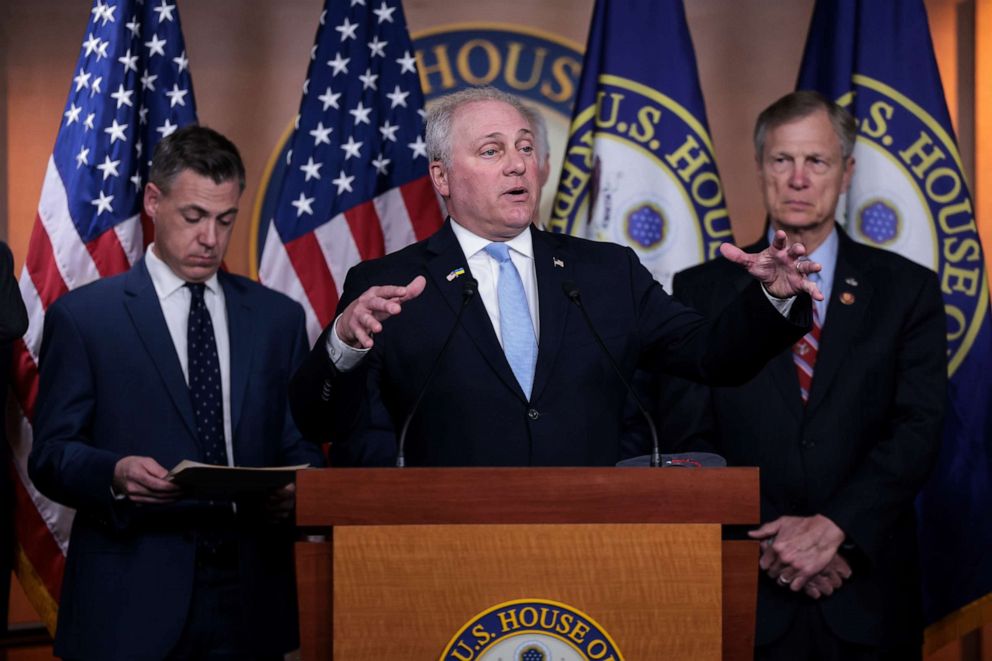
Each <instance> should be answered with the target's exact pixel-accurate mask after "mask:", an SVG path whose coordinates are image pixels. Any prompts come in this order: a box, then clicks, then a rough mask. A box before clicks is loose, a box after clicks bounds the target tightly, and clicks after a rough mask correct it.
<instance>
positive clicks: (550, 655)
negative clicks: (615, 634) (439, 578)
mask: <svg viewBox="0 0 992 661" xmlns="http://www.w3.org/2000/svg"><path fill="white" fill-rule="evenodd" d="M589 659H595V660H597V661H621V660H622V659H623V656H622V655H621V654H620V652H619V650H617V646H616V644H615V643H614V642H613V640H612V639H611V638H610V635H609V634H608V633H606V631H604V630H603V628H602V627H601V626H600V625H599V624H598V623H597V622H596V621H595V620H593V619H592V618H591V617H589V616H588V615H586V614H585V613H583V612H582V611H580V610H576V609H574V608H572V607H570V606H567V605H565V604H562V603H559V602H556V601H548V600H545V599H521V600H517V601H508V602H506V603H502V604H497V605H496V606H493V607H492V608H489V609H487V610H485V611H483V612H481V613H479V614H478V615H476V616H475V617H473V618H472V619H471V620H470V621H469V622H468V623H467V624H466V625H465V626H464V627H462V628H461V630H460V631H459V632H458V633H456V634H455V636H454V637H453V638H452V639H451V641H450V642H449V643H448V645H447V646H446V647H445V648H444V652H442V654H441V656H440V659H439V661H588V660H589Z"/></svg>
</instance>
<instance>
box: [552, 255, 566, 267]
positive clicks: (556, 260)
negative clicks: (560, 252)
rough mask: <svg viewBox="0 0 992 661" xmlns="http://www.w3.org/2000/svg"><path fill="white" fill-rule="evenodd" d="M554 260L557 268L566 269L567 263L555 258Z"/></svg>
mask: <svg viewBox="0 0 992 661" xmlns="http://www.w3.org/2000/svg"><path fill="white" fill-rule="evenodd" d="M554 260H555V266H556V267H557V268H560V269H563V268H565V262H564V261H562V260H560V259H558V258H557V257H555V258H554Z"/></svg>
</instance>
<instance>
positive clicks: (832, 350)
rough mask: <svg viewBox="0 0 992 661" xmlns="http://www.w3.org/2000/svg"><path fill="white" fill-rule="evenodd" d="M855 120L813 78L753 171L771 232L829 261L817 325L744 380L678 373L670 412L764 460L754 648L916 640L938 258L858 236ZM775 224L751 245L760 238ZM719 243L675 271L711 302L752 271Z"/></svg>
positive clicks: (875, 648)
mask: <svg viewBox="0 0 992 661" xmlns="http://www.w3.org/2000/svg"><path fill="white" fill-rule="evenodd" d="M855 131H856V126H855V123H854V119H853V118H852V117H851V116H850V114H849V113H847V111H845V110H843V109H842V108H840V107H839V106H837V105H835V104H834V103H832V102H830V101H829V100H827V99H825V98H824V97H822V96H821V95H819V94H817V93H814V92H796V93H793V94H789V95H787V96H785V97H783V98H782V99H779V100H778V101H776V102H775V103H774V104H772V105H771V106H770V107H769V108H768V109H766V110H765V111H764V112H763V113H762V114H761V116H760V117H759V118H758V122H757V126H756V129H755V153H756V159H757V169H758V179H759V181H760V185H761V191H762V194H763V196H764V202H765V207H766V209H767V211H768V217H769V220H770V225H771V226H770V228H769V230H768V234H769V236H771V233H772V232H774V231H776V230H778V231H782V230H784V231H785V232H786V234H787V235H788V236H789V239H790V241H802V242H803V243H804V245H806V247H807V249H808V250H809V251H810V252H809V254H810V258H811V259H813V260H815V261H817V262H819V263H820V264H821V265H822V267H823V269H822V271H821V272H819V273H817V274H816V275H815V276H811V277H813V278H814V279H816V280H818V281H819V287H820V290H821V291H822V292H823V293H824V295H825V297H826V300H824V301H823V302H822V303H817V304H816V305H815V307H814V310H815V313H816V314H815V324H814V330H813V331H812V332H811V333H810V335H808V336H807V337H806V338H804V340H803V341H801V342H799V343H797V345H796V346H795V347H794V348H793V350H790V351H784V352H782V353H781V354H780V355H778V356H777V357H776V358H774V359H773V360H772V361H771V362H770V363H769V364H768V366H767V367H766V368H765V369H763V370H762V371H761V373H760V374H759V375H758V376H757V377H756V378H754V379H752V380H751V381H749V382H748V383H746V384H745V385H743V386H740V387H733V388H711V389H710V388H705V387H703V386H698V385H693V384H689V383H685V382H683V383H673V384H668V385H667V386H666V394H665V395H664V396H663V397H662V398H661V401H660V403H659V412H660V415H662V416H664V417H665V418H668V419H671V420H673V421H675V422H677V423H678V424H677V425H666V428H668V429H676V428H678V429H680V430H681V431H682V436H681V438H679V439H675V443H676V445H677V446H679V447H677V448H676V449H705V448H708V447H715V448H716V450H717V451H718V452H720V453H722V454H723V455H725V456H726V458H727V460H728V462H729V463H730V464H731V465H737V466H759V467H760V468H761V495H762V501H761V502H762V521H763V522H764V525H762V526H761V527H760V528H758V529H757V530H756V531H752V532H751V536H752V537H753V538H755V539H760V540H762V545H761V546H762V553H761V558H760V568H761V571H762V576H761V579H760V585H759V596H758V622H757V658H758V659H763V660H764V659H775V660H777V659H790V660H791V659H845V660H846V659H892V660H893V661H895V660H896V659H900V660H902V659H913V658H919V657H920V646H921V643H922V612H921V603H920V599H921V598H920V583H919V576H918V572H919V568H918V558H917V544H916V528H915V516H914V511H913V500H914V498H915V496H916V493H917V491H918V490H919V489H920V487H921V486H922V484H923V481H924V479H925V478H926V476H927V473H928V471H929V470H930V467H931V465H932V464H933V461H934V458H935V456H936V452H937V448H938V443H939V439H940V431H941V418H942V413H943V407H944V398H945V387H946V376H945V375H946V364H945V355H946V350H945V339H944V332H945V331H944V329H945V321H944V314H943V308H942V303H941V297H940V291H939V288H938V282H937V277H936V275H935V274H934V273H933V272H931V271H929V270H928V269H926V268H923V267H921V266H918V265H916V264H914V263H912V262H910V261H909V260H907V259H904V258H903V257H900V256H898V255H895V254H893V253H889V252H886V251H884V250H879V249H876V248H870V247H867V246H864V245H861V244H858V243H856V242H854V241H853V240H851V239H850V238H848V236H847V235H846V234H845V233H844V231H843V230H842V229H841V228H840V227H839V226H838V225H837V223H836V221H835V220H834V219H835V213H836V208H837V202H838V199H839V197H840V195H841V193H843V192H844V191H845V190H846V189H847V186H848V184H849V183H850V180H851V176H852V173H853V169H854V158H853V156H852V152H853V148H854V140H855ZM767 245H768V238H767V237H766V238H764V239H762V240H761V241H759V242H758V243H757V244H756V245H754V246H751V247H750V248H748V249H747V250H748V251H757V250H762V249H764V248H765V247H766V246H767ZM747 284H748V283H747V279H746V278H745V277H741V274H740V273H739V272H738V270H737V269H736V267H735V266H734V265H733V264H731V263H729V262H728V261H727V260H722V259H717V260H715V261H713V262H710V263H707V264H703V265H700V266H697V267H694V268H692V269H689V270H687V271H685V272H683V273H680V274H678V275H677V276H676V278H675V285H674V288H675V293H676V295H677V296H678V297H679V298H680V299H681V300H683V301H684V302H686V303H687V304H689V305H693V306H696V307H697V308H698V309H699V310H702V311H704V312H707V313H710V314H716V313H718V312H719V310H721V309H722V308H723V307H724V306H726V305H727V304H728V303H729V302H731V301H733V300H734V299H735V298H736V297H737V296H738V292H739V291H740V290H741V289H742V288H743V287H746V286H747Z"/></svg>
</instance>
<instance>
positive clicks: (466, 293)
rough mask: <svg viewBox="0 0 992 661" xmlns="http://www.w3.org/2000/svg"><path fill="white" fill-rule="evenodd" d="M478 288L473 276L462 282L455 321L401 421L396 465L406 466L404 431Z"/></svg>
mask: <svg viewBox="0 0 992 661" xmlns="http://www.w3.org/2000/svg"><path fill="white" fill-rule="evenodd" d="M478 290H479V283H478V281H476V279H475V278H472V277H468V278H466V279H465V281H464V282H463V283H462V304H461V307H459V308H458V314H456V315H455V323H454V324H452V325H451V330H450V331H449V332H448V337H447V338H446V339H445V340H444V344H443V345H441V350H440V351H438V352H437V356H435V357H434V363H433V364H432V365H431V370H430V372H428V373H427V378H426V379H424V384H423V385H422V386H420V392H419V393H417V399H416V400H414V402H413V406H412V407H410V412H409V413H408V414H407V416H406V420H404V421H403V429H402V431H400V437H399V439H398V440H397V441H396V467H397V468H405V467H406V454H405V452H404V450H405V448H406V433H407V431H408V430H409V429H410V422H412V421H413V416H414V414H416V412H417V408H418V407H419V406H420V400H422V399H423V398H424V394H426V393H427V386H429V385H430V384H431V380H432V379H433V378H434V373H435V372H437V366H438V365H439V364H440V363H441V357H442V356H444V353H445V352H446V351H447V350H448V345H449V344H451V338H453V337H454V336H455V331H456V330H458V325H459V323H461V320H462V313H463V312H465V308H467V307H468V303H469V301H471V300H472V297H474V296H475V293H476V292H477V291H478Z"/></svg>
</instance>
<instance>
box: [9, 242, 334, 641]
mask: <svg viewBox="0 0 992 661" xmlns="http://www.w3.org/2000/svg"><path fill="white" fill-rule="evenodd" d="M218 277H219V281H220V284H221V286H222V287H223V289H224V296H225V301H226V308H227V315H228V332H229V335H230V357H231V361H230V362H231V379H230V381H231V393H230V401H231V427H232V436H233V448H234V463H235V464H236V465H241V466H272V465H293V464H299V463H307V462H309V463H311V464H316V465H320V464H321V463H322V457H321V454H320V452H319V449H318V448H317V446H316V445H313V444H310V443H308V442H306V441H304V440H303V439H302V437H301V436H300V434H299V432H298V430H297V429H296V427H295V426H294V424H293V422H292V419H291V416H290V415H289V411H288V405H287V397H286V388H287V385H288V381H289V377H290V375H291V374H292V371H293V369H294V367H295V366H296V365H298V364H299V362H300V361H301V360H302V358H303V356H304V354H305V352H306V347H307V344H306V337H305V332H304V317H303V311H302V309H301V308H300V306H299V305H297V304H296V303H294V302H292V301H290V300H289V299H288V298H286V297H285V296H283V295H282V294H278V293H276V292H273V291H271V290H268V289H266V288H264V287H262V286H261V285H258V284H256V283H253V282H251V281H249V280H247V279H245V278H241V277H238V276H233V275H228V274H224V273H220V274H218ZM34 431H35V439H34V447H33V448H32V451H31V455H30V459H29V464H28V467H29V474H30V476H31V479H32V480H33V481H34V484H35V485H36V486H37V487H38V488H39V489H40V490H41V491H42V493H44V494H45V495H47V496H48V497H50V498H52V499H53V500H55V501H57V502H60V503H63V504H65V505H68V506H70V507H73V508H75V509H76V517H75V520H74V522H73V526H72V538H71V543H70V545H69V551H68V556H67V559H66V568H65V577H64V580H63V585H62V594H61V600H60V607H59V621H58V630H57V632H56V638H55V652H56V654H58V655H60V656H68V657H71V658H92V659H146V658H147V659H153V658H163V657H164V656H165V655H166V654H167V653H168V652H169V650H170V649H171V648H172V646H173V645H174V644H175V642H176V641H177V639H178V637H179V635H180V633H181V631H182V628H183V624H184V622H185V619H186V614H187V612H188V611H189V605H190V596H191V591H192V587H193V579H194V565H195V554H196V539H197V534H198V532H199V530H200V529H202V528H204V527H209V526H211V525H213V523H212V522H211V521H210V518H211V517H210V516H209V512H210V511H211V510H209V509H207V508H206V505H205V504H203V503H199V502H196V501H192V500H184V501H181V502H180V503H178V504H175V505H169V506H149V505H145V506H141V505H135V504H134V503H132V502H130V501H126V500H125V501H121V500H115V499H114V498H113V497H112V495H111V489H110V487H111V482H112V478H113V471H114V466H115V464H116V463H117V461H118V460H120V459H121V458H123V457H125V456H128V455H143V456H150V457H152V458H154V459H155V460H156V461H158V462H159V463H160V464H161V465H162V466H165V467H166V468H171V467H172V466H174V465H175V464H177V463H178V462H179V461H181V460H183V459H193V460H200V461H202V460H203V448H201V447H200V444H199V441H198V439H197V434H196V427H195V424H194V422H193V409H192V404H191V402H190V396H189V390H188V388H187V386H186V382H185V379H184V378H183V374H182V368H181V367H180V363H179V358H178V356H177V355H176V350H175V347H174V345H173V343H172V339H171V337H170V335H169V330H168V327H167V326H166V323H165V317H164V315H163V313H162V308H161V306H160V304H159V301H158V297H157V295H156V292H155V288H154V286H153V284H152V281H151V278H150V277H149V275H148V270H147V268H146V266H145V263H144V260H141V261H139V262H138V263H137V264H136V265H135V266H134V267H133V268H132V269H131V270H130V271H128V272H127V273H124V274H121V275H119V276H116V277H112V278H106V279H104V280H100V281H98V282H95V283H93V284H91V285H88V286H86V287H81V288H79V289H77V290H75V291H72V292H70V293H68V294H66V295H65V296H63V297H62V298H60V299H59V300H58V301H57V302H56V303H55V304H54V305H52V306H51V307H50V308H49V310H48V312H47V314H46V316H45V331H44V338H43V342H42V350H41V358H40V384H39V391H38V400H37V408H36V414H35V423H34ZM214 511H216V510H214ZM253 513H254V514H256V516H253ZM257 513H258V509H257V507H256V508H254V512H253V507H252V504H251V503H244V504H243V506H242V504H239V507H238V516H237V520H236V521H235V522H234V523H233V524H232V525H233V527H234V529H235V530H234V534H235V535H236V537H237V539H238V545H239V556H240V582H241V586H242V594H243V598H242V600H241V603H242V605H243V613H242V614H243V618H242V621H243V624H244V640H245V642H246V645H248V646H250V647H249V648H250V649H251V650H252V651H253V652H255V653H258V654H278V653H282V652H285V651H287V650H290V649H293V648H294V647H296V646H297V638H298V625H297V618H296V594H295V583H294V578H293V556H292V543H291V542H292V528H291V526H290V525H288V524H287V525H284V526H278V527H277V526H273V525H266V524H263V523H262V522H261V519H260V517H258V516H257Z"/></svg>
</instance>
